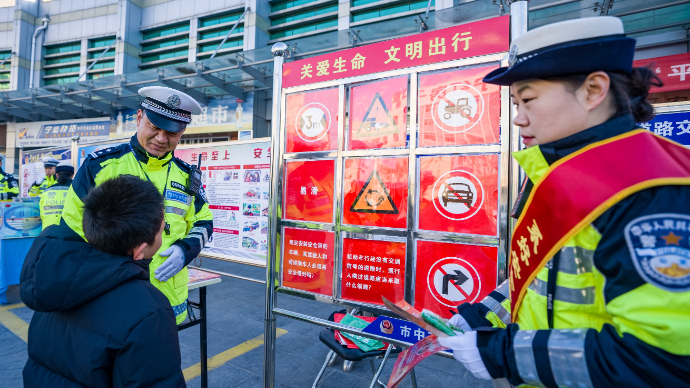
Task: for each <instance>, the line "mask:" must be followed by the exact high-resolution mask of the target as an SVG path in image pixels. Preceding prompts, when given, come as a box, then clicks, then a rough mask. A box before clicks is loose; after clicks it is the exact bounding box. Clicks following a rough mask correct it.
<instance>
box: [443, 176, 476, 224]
mask: <svg viewBox="0 0 690 388" xmlns="http://www.w3.org/2000/svg"><path fill="white" fill-rule="evenodd" d="M432 195H433V198H432V199H433V201H434V207H435V208H436V210H437V211H438V212H439V213H440V214H441V215H442V216H444V217H446V218H448V219H451V220H458V221H460V220H466V219H468V218H470V217H472V216H473V215H475V214H477V212H478V211H479V209H480V208H481V207H482V205H483V204H484V187H483V186H482V182H480V181H479V179H477V177H476V176H474V175H473V174H471V173H469V172H467V171H463V170H455V171H449V172H447V173H445V174H443V175H442V176H441V177H440V178H439V179H438V180H437V181H436V183H434V189H433V191H432Z"/></svg>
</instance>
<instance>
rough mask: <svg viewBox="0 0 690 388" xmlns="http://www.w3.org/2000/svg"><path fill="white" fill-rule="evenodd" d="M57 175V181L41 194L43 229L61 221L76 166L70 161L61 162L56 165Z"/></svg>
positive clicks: (40, 205) (40, 206)
mask: <svg viewBox="0 0 690 388" xmlns="http://www.w3.org/2000/svg"><path fill="white" fill-rule="evenodd" d="M55 176H56V177H57V183H56V184H54V185H53V186H50V187H49V188H47V189H46V191H44V192H43V194H41V202H40V203H39V208H40V210H41V222H42V227H43V229H45V228H47V227H49V226H50V225H57V224H59V223H60V216H62V209H63V208H64V205H65V197H66V196H67V191H68V190H69V188H70V186H71V185H72V177H73V176H74V166H72V163H70V162H68V161H64V162H61V163H60V164H58V165H57V166H56V167H55Z"/></svg>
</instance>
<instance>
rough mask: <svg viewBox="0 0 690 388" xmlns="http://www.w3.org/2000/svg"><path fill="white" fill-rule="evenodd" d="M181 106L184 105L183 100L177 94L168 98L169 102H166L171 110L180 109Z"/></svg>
mask: <svg viewBox="0 0 690 388" xmlns="http://www.w3.org/2000/svg"><path fill="white" fill-rule="evenodd" d="M180 104H182V100H180V96H178V95H177V94H171V95H170V96H169V97H168V101H166V105H168V108H170V109H178V108H179V107H180Z"/></svg>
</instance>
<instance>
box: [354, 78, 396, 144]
mask: <svg viewBox="0 0 690 388" xmlns="http://www.w3.org/2000/svg"><path fill="white" fill-rule="evenodd" d="M407 83H408V76H402V77H396V78H389V79H385V80H382V81H376V82H371V83H368V84H366V85H361V86H354V87H353V88H352V89H351V90H350V144H349V148H348V149H350V150H360V149H370V148H391V147H405V143H406V141H407V136H406V133H407V121H406V120H407V114H406V108H407Z"/></svg>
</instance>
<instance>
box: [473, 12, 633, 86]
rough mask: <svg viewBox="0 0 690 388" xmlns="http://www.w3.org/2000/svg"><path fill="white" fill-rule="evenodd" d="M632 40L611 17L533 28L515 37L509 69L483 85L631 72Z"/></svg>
mask: <svg viewBox="0 0 690 388" xmlns="http://www.w3.org/2000/svg"><path fill="white" fill-rule="evenodd" d="M634 55H635V39H632V38H626V37H625V30H624V29H623V22H622V21H621V20H620V19H619V18H617V17H613V16H601V17H591V18H581V19H574V20H567V21H563V22H558V23H553V24H548V25H546V26H543V27H539V28H535V29H534V30H531V31H529V32H527V33H525V34H523V35H520V36H519V37H517V38H515V39H514V40H513V42H512V43H511V46H510V54H509V59H508V63H509V66H508V67H501V68H498V69H496V70H494V71H492V72H491V73H489V74H487V75H486V77H484V82H486V83H490V84H495V85H504V86H509V85H510V84H512V83H513V82H517V81H522V80H526V79H530V78H544V77H554V76H563V75H571V74H588V73H592V72H595V71H608V72H621V73H626V74H627V73H630V72H631V71H632V65H633V56H634Z"/></svg>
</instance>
